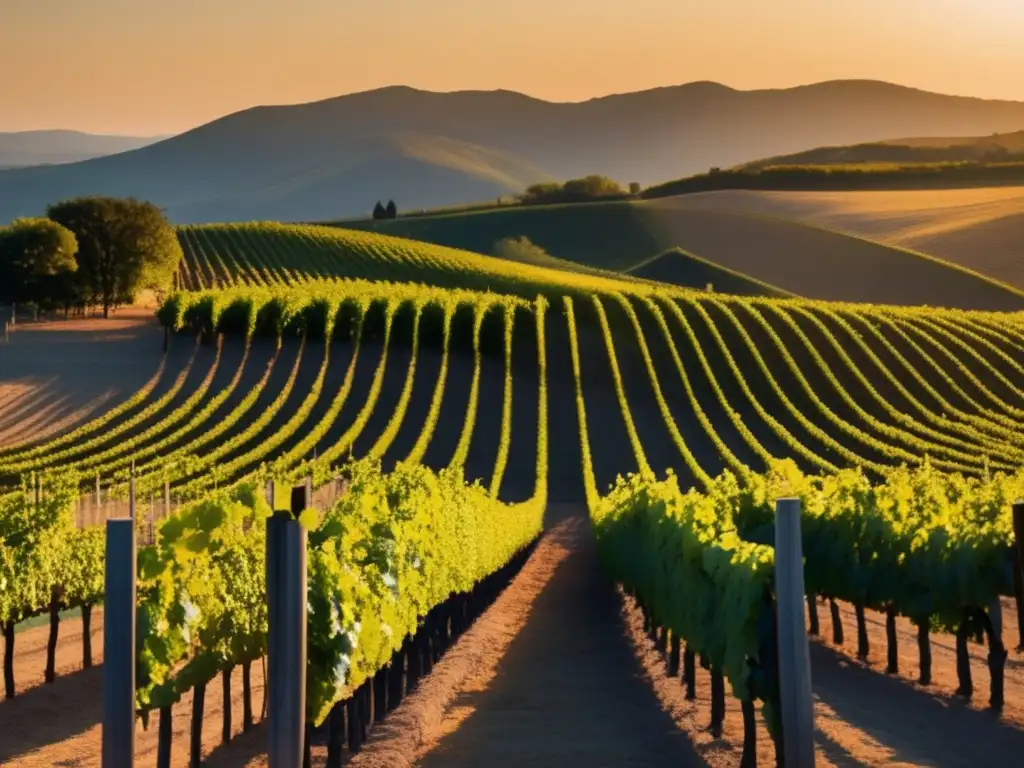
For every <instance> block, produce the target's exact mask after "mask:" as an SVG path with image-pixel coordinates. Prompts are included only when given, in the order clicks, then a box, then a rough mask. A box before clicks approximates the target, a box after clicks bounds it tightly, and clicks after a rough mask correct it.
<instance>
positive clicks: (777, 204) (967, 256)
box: [679, 187, 1024, 289]
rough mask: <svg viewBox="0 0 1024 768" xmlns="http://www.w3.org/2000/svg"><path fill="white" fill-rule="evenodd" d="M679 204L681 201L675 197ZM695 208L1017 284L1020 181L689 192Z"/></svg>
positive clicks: (1020, 280) (1023, 206) (1023, 254)
mask: <svg viewBox="0 0 1024 768" xmlns="http://www.w3.org/2000/svg"><path fill="white" fill-rule="evenodd" d="M679 204H683V199H682V198H680V200H679ZM686 204H688V205H691V206H693V207H697V208H715V209H718V210H725V211H737V212H747V213H759V214H767V215H772V216H779V217H782V218H786V219H792V220H796V221H802V222H805V223H807V224H813V225H815V226H819V227H823V228H826V229H833V230H838V231H841V232H849V233H851V234H856V235H859V236H861V237H868V238H871V239H872V240H877V241H879V242H883V243H886V244H888V245H895V246H900V247H903V248H910V249H913V250H916V251H922V252H924V253H928V254H931V255H933V256H938V257H939V258H941V259H944V260H947V261H950V262H952V263H954V264H958V265H960V266H963V267H967V268H968V269H972V270H975V271H976V272H980V273H982V274H984V275H986V276H988V277H991V278H993V279H995V280H1000V281H1002V282H1005V283H1008V284H1010V285H1012V286H1014V287H1016V288H1018V289H1024V248H1022V245H1021V237H1020V233H1021V232H1022V231H1024V187H989V188H976V189H955V190H915V191H907V190H884V191H847V192H785V191H759V190H728V191H722V192H708V193H703V194H696V195H690V196H688V197H687V198H686Z"/></svg>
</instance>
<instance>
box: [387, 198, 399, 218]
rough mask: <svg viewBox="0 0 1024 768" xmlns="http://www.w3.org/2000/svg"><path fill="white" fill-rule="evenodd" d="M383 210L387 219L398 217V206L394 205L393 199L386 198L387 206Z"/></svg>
mask: <svg viewBox="0 0 1024 768" xmlns="http://www.w3.org/2000/svg"><path fill="white" fill-rule="evenodd" d="M384 212H385V213H386V214H387V218H389V219H397V218H398V208H396V207H395V201H394V200H388V206H387V208H385V209H384Z"/></svg>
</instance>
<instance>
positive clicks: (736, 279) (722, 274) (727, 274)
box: [627, 248, 792, 297]
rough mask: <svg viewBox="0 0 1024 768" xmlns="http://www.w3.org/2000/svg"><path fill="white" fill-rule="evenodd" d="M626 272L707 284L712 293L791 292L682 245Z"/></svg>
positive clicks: (768, 294) (669, 280) (787, 293)
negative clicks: (728, 266)
mask: <svg viewBox="0 0 1024 768" xmlns="http://www.w3.org/2000/svg"><path fill="white" fill-rule="evenodd" d="M627 274H629V275H632V276H634V277H641V278H644V279H647V280H655V281H658V282H662V283H672V284H675V285H686V286H691V287H695V288H700V287H702V283H703V285H711V286H712V287H713V290H714V291H715V292H716V293H728V294H732V295H735V296H778V297H783V296H792V294H791V293H789V292H788V291H784V290H782V289H781V288H776V287H775V286H773V285H769V284H768V283H764V282H761V281H760V280H757V279H755V278H753V277H751V276H750V275H745V274H743V273H742V272H737V271H735V270H732V269H728V268H727V267H723V266H722V265H721V264H716V263H715V262H713V261H708V260H707V259H702V258H701V257H700V256H695V255H694V254H692V253H688V252H687V251H684V250H683V249H682V248H672V249H670V250H668V251H665V252H664V253H659V254H658V255H657V256H655V257H654V258H652V259H648V260H647V261H643V262H641V263H639V264H637V265H636V266H635V267H632V268H630V269H629V270H628V271H627Z"/></svg>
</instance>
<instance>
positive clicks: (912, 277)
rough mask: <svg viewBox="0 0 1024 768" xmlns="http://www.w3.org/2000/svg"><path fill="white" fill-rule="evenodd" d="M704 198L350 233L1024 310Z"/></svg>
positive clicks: (835, 238)
mask: <svg viewBox="0 0 1024 768" xmlns="http://www.w3.org/2000/svg"><path fill="white" fill-rule="evenodd" d="M697 197H703V196H689V195H683V196H679V197H672V198H663V199H658V200H649V201H643V202H635V201H626V202H613V203H587V204H577V205H552V206H536V207H534V206H527V207H517V208H510V209H498V210H489V211H470V212H464V213H453V214H443V215H437V216H415V217H410V218H407V219H403V218H401V217H400V218H398V219H393V220H387V221H362V222H358V221H352V222H344V223H343V224H341V226H344V227H352V228H355V227H358V228H361V229H367V230H373V231H377V232H381V233H387V234H393V235H399V236H402V237H408V238H413V239H416V240H424V241H427V242H432V243H439V244H442V245H448V246H452V247H458V248H467V249H470V250H475V251H480V252H485V253H487V252H490V251H491V249H492V248H493V247H494V244H495V243H496V242H497V241H498V240H500V239H502V238H505V237H521V236H525V237H528V238H529V239H530V240H531V241H532V242H534V243H536V244H537V245H540V246H541V247H542V248H544V249H545V250H547V251H548V252H549V253H551V254H552V255H554V256H558V257H560V258H565V259H570V260H572V261H576V262H579V263H581V264H586V265H589V266H594V267H600V268H602V269H611V270H617V271H627V270H630V269H632V268H635V267H636V266H637V265H638V264H639V263H641V262H643V261H645V260H647V259H649V258H651V257H653V256H655V255H656V254H659V253H662V252H664V251H666V250H668V249H671V248H682V249H683V250H685V251H687V252H689V253H692V254H694V255H696V256H698V257H701V258H702V259H705V260H708V261H712V262H714V263H715V264H717V265H719V266H721V267H725V268H727V269H730V270H733V271H735V272H740V273H742V274H745V275H748V276H750V277H752V278H754V279H756V280H759V281H761V282H764V283H767V284H769V285H771V286H775V287H776V288H779V289H781V290H783V291H786V292H788V293H792V294H796V295H798V296H804V297H807V298H813V299H823V300H829V301H855V302H868V303H879V304H900V305H909V306H918V305H927V306H936V307H950V308H959V309H980V310H992V311H1010V310H1017V309H1021V308H1024V293H1022V292H1021V291H1019V290H1017V289H1014V288H1011V287H1007V286H1006V285H1003V284H1001V283H998V282H995V281H994V280H992V279H989V278H988V277H985V276H983V275H981V274H977V273H972V272H968V271H965V270H962V269H957V268H956V267H954V266H951V265H950V264H947V263H944V262H941V261H938V260H935V259H930V258H927V257H922V256H920V255H918V254H914V253H908V252H906V251H902V250H899V249H893V248H888V247H886V246H885V245H882V244H879V243H875V242H869V241H865V240H862V239H858V238H851V237H846V236H843V235H841V234H837V233H834V232H830V231H825V230H822V229H817V228H814V227H809V226H800V225H799V224H796V223H793V222H790V221H784V220H780V219H776V218H765V217H761V216H754V215H748V214H746V213H744V212H742V211H739V210H732V209H727V208H724V207H720V206H719V207H714V206H711V207H707V208H705V207H702V206H701V205H700V204H699V203H695V202H693V199H695V198H697ZM982 271H984V270H982ZM697 272H698V274H694V272H693V271H692V270H689V269H682V268H680V269H679V271H678V272H674V273H672V274H665V275H662V276H661V277H660V278H659V279H661V280H667V281H670V282H673V283H676V284H678V285H683V286H687V287H694V288H698V287H699V288H703V287H704V284H703V283H700V282H698V280H699V270H697ZM883 275H884V279H882V276H883Z"/></svg>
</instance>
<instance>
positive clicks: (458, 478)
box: [306, 460, 544, 723]
mask: <svg viewBox="0 0 1024 768" xmlns="http://www.w3.org/2000/svg"><path fill="white" fill-rule="evenodd" d="M347 473H348V474H349V476H350V478H351V481H350V486H349V492H348V493H347V494H346V495H345V496H343V497H342V498H341V500H339V502H338V503H337V504H336V505H335V506H334V508H333V509H331V510H330V511H329V512H328V513H327V514H326V515H325V516H324V519H323V520H322V522H321V524H320V526H319V528H318V529H317V530H315V531H312V532H311V533H310V560H309V594H310V608H311V611H310V616H309V670H308V673H307V700H306V712H307V719H308V720H309V721H310V722H313V723H320V722H321V721H322V720H323V719H324V718H325V717H326V715H327V713H328V712H329V711H330V707H331V705H332V704H333V703H334V702H335V701H337V700H339V699H342V698H344V697H345V696H346V695H348V693H349V692H351V691H352V690H354V689H355V688H357V687H358V686H359V685H360V684H362V682H363V681H364V680H366V679H367V678H368V677H371V676H372V675H373V674H375V673H376V671H377V670H378V669H380V668H381V667H382V666H384V665H386V664H387V663H388V662H389V661H390V659H391V656H392V655H393V654H394V652H395V651H396V650H398V648H400V647H401V645H402V643H403V641H404V640H405V638H406V637H407V636H409V635H410V634H412V633H413V632H415V630H416V628H417V625H418V623H419V621H420V620H421V619H422V618H423V617H424V616H425V615H426V614H427V612H428V611H430V609H431V608H433V607H434V606H435V605H438V604H440V603H441V602H443V601H444V600H446V599H447V598H448V597H449V596H451V595H453V594H456V593H465V592H468V591H469V590H470V589H471V588H472V587H473V585H474V584H476V583H477V582H478V581H479V580H480V579H482V578H483V577H484V576H486V575H488V574H490V573H493V572H494V571H496V570H497V569H498V568H500V567H501V566H503V565H504V564H505V563H507V562H508V561H509V559H511V557H512V556H513V555H514V554H515V553H516V552H518V551H519V550H520V549H522V548H523V547H524V546H526V545H527V544H528V543H529V542H530V541H531V540H533V538H534V537H535V536H536V535H537V534H538V532H539V531H540V526H541V519H542V514H543V503H544V502H543V499H539V498H538V499H535V500H534V501H531V502H527V503H525V504H520V505H514V506H508V505H504V504H501V503H499V502H497V501H495V500H494V499H493V497H491V496H490V495H488V493H487V492H486V491H485V490H484V489H483V488H482V487H481V486H480V485H478V484H473V485H467V484H466V483H465V482H464V480H463V479H462V475H461V472H460V471H459V470H457V469H451V470H443V471H441V472H440V473H437V474H435V473H434V472H432V471H431V470H429V469H427V468H426V467H423V466H421V465H414V464H406V463H399V464H398V465H397V466H396V467H395V470H394V471H393V472H392V473H390V474H383V473H381V471H380V468H379V465H377V464H376V463H375V462H373V461H366V460H364V461H360V462H356V463H354V464H351V465H349V467H348V468H347Z"/></svg>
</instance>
